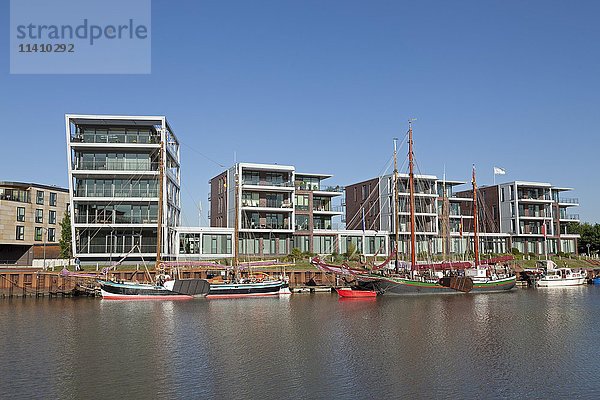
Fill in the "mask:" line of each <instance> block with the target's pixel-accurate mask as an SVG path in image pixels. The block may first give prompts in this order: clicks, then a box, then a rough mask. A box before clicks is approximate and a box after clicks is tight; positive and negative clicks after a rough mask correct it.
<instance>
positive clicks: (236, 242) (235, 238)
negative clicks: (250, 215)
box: [233, 164, 240, 281]
mask: <svg viewBox="0 0 600 400" xmlns="http://www.w3.org/2000/svg"><path fill="white" fill-rule="evenodd" d="M238 168H239V165H237V164H236V165H235V177H234V178H235V190H234V200H233V204H234V209H235V217H234V228H233V249H234V252H233V274H234V279H235V280H236V281H237V279H238V264H239V253H240V249H239V246H240V240H239V236H240V227H239V224H240V219H239V216H238V212H239V204H238V193H239V192H238V190H239V188H238V185H239V174H238Z"/></svg>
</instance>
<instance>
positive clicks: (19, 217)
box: [17, 207, 25, 222]
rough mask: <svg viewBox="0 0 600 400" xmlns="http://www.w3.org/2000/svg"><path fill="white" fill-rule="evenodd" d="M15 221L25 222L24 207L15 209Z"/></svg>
mask: <svg viewBox="0 0 600 400" xmlns="http://www.w3.org/2000/svg"><path fill="white" fill-rule="evenodd" d="M17 221H19V222H25V207H17Z"/></svg>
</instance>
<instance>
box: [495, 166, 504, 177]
mask: <svg viewBox="0 0 600 400" xmlns="http://www.w3.org/2000/svg"><path fill="white" fill-rule="evenodd" d="M505 174H506V170H505V169H504V168H500V167H494V175H505Z"/></svg>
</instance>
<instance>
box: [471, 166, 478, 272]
mask: <svg viewBox="0 0 600 400" xmlns="http://www.w3.org/2000/svg"><path fill="white" fill-rule="evenodd" d="M471 183H472V184H473V252H474V253H475V267H477V266H478V265H479V238H478V236H477V182H476V181H475V165H473V180H472V181H471Z"/></svg>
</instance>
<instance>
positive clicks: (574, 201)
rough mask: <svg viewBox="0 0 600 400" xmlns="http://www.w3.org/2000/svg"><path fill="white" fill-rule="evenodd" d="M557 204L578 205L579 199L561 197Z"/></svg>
mask: <svg viewBox="0 0 600 400" xmlns="http://www.w3.org/2000/svg"><path fill="white" fill-rule="evenodd" d="M558 202H559V203H568V204H579V199H578V198H569V197H561V198H560V199H559V201H558Z"/></svg>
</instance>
